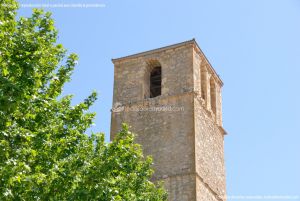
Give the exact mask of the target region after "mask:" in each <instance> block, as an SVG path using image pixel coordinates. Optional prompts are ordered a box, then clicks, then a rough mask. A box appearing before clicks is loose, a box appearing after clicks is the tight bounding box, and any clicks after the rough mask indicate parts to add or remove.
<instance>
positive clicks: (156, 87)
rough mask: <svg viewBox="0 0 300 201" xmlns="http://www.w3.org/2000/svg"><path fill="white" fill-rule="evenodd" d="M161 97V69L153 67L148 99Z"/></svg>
mask: <svg viewBox="0 0 300 201" xmlns="http://www.w3.org/2000/svg"><path fill="white" fill-rule="evenodd" d="M160 95H161V67H160V66H159V67H155V68H153V70H152V71H151V74H150V98H154V97H156V96H160Z"/></svg>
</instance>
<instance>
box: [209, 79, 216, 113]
mask: <svg viewBox="0 0 300 201" xmlns="http://www.w3.org/2000/svg"><path fill="white" fill-rule="evenodd" d="M216 96H217V94H216V84H215V81H214V79H213V77H211V79H210V102H211V103H210V104H211V110H212V111H213V113H214V114H216V112H217V107H216V106H217V97H216Z"/></svg>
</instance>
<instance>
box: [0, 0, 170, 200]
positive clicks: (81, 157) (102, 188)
mask: <svg viewBox="0 0 300 201" xmlns="http://www.w3.org/2000/svg"><path fill="white" fill-rule="evenodd" d="M17 9H18V4H17V2H15V1H14V0H0V200H105V201H110V200H130V201H135V200H141V201H147V200H149V201H150V200H151V201H152V200H153V201H156V200H157V201H158V200H166V193H165V191H164V190H163V188H162V187H161V185H155V184H153V183H152V182H150V178H151V176H152V173H153V171H152V169H151V163H152V161H151V158H149V157H148V158H144V157H143V154H142V151H141V147H140V146H139V145H138V144H135V143H134V135H133V134H132V133H131V132H129V131H128V127H127V126H126V125H123V129H122V130H121V131H120V133H118V134H117V135H116V138H115V139H114V140H113V141H112V142H111V143H105V141H104V135H103V134H92V135H91V136H88V135H86V134H85V132H86V130H87V129H88V128H89V127H90V126H91V124H92V121H93V119H94V116H95V114H94V113H89V112H88V110H89V107H90V106H91V105H92V104H93V103H94V101H95V100H96V97H97V96H96V93H92V94H91V95H90V96H89V97H88V98H87V99H85V100H84V101H83V102H82V103H80V104H78V105H76V106H72V105H71V99H72V96H70V95H69V96H64V97H62V98H59V97H60V96H61V92H62V88H63V86H64V84H65V83H66V82H68V81H69V80H70V76H71V73H72V71H73V68H74V66H75V65H76V61H77V56H76V55H75V54H70V55H69V56H66V54H67V53H66V49H64V47H63V46H62V45H61V44H57V42H56V41H57V30H56V29H55V27H54V21H53V19H51V14H50V13H45V12H43V11H42V10H34V11H33V14H32V16H31V17H29V18H24V17H21V18H20V19H18V20H17V19H16V11H17Z"/></svg>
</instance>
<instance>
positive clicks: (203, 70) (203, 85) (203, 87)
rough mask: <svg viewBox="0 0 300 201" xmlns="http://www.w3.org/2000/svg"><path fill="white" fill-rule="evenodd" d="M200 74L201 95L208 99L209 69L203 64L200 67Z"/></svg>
mask: <svg viewBox="0 0 300 201" xmlns="http://www.w3.org/2000/svg"><path fill="white" fill-rule="evenodd" d="M200 74H201V97H202V98H203V99H204V100H205V101H206V99H207V98H206V96H207V83H206V79H207V71H206V68H205V66H204V65H201V68H200Z"/></svg>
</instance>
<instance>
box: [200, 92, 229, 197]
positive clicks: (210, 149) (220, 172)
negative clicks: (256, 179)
mask: <svg viewBox="0 0 300 201" xmlns="http://www.w3.org/2000/svg"><path fill="white" fill-rule="evenodd" d="M195 128H196V129H195V139H196V151H195V152H196V172H197V174H198V175H199V176H200V177H201V178H202V179H203V182H204V183H206V184H207V185H208V187H209V188H210V189H212V190H213V191H214V192H215V193H216V194H217V195H218V196H220V197H222V196H224V195H225V189H226V187H225V165H224V136H223V134H222V132H221V131H220V130H219V127H218V126H217V125H216V123H215V122H214V121H213V119H212V118H211V114H210V112H208V111H207V110H206V109H205V106H203V104H202V102H201V101H200V100H199V97H198V98H197V97H195Z"/></svg>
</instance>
